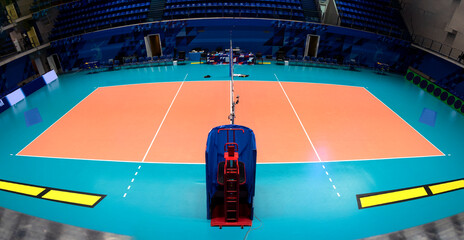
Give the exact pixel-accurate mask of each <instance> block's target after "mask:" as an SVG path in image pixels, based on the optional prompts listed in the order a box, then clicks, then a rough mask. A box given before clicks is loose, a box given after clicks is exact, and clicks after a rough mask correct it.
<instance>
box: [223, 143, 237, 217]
mask: <svg viewBox="0 0 464 240" xmlns="http://www.w3.org/2000/svg"><path fill="white" fill-rule="evenodd" d="M224 155H225V159H226V165H225V166H224V216H225V220H226V222H237V221H238V218H239V204H240V203H239V197H240V195H239V194H240V191H239V190H240V184H239V182H238V181H239V177H240V174H239V165H238V152H235V148H234V146H233V145H232V146H231V145H229V146H228V151H227V152H226V153H225V154H224Z"/></svg>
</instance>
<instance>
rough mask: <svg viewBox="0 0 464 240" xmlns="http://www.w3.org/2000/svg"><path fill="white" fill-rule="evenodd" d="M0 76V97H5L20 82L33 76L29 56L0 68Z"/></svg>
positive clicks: (33, 72) (33, 71)
mask: <svg viewBox="0 0 464 240" xmlns="http://www.w3.org/2000/svg"><path fill="white" fill-rule="evenodd" d="M0 74H1V78H0V96H5V95H7V94H8V93H10V92H12V91H14V90H15V89H17V88H18V84H19V83H20V82H22V81H23V80H25V79H28V78H29V77H32V76H34V74H35V70H34V69H33V68H32V62H31V60H30V58H29V56H24V57H21V58H18V59H16V60H14V61H12V62H9V63H7V64H5V65H3V66H1V67H0Z"/></svg>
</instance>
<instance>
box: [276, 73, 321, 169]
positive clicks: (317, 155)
mask: <svg viewBox="0 0 464 240" xmlns="http://www.w3.org/2000/svg"><path fill="white" fill-rule="evenodd" d="M274 76H275V78H276V79H277V82H278V83H279V85H280V88H282V91H283V92H284V94H285V97H286V98H287V100H288V103H290V106H291V107H292V109H293V112H294V113H295V115H296V118H298V122H300V125H301V127H302V128H303V131H304V133H305V134H306V138H308V141H309V143H310V144H311V147H312V148H313V150H314V152H315V153H316V157H317V159H318V160H319V162H322V160H321V158H320V157H319V154H318V153H317V150H316V148H315V147H314V144H313V142H312V141H311V139H310V138H309V135H308V132H307V131H306V129H305V127H304V126H303V123H302V122H301V120H300V117H299V116H298V113H297V112H296V110H295V108H294V107H293V104H292V102H291V101H290V98H288V95H287V92H285V89H284V87H283V86H282V83H280V80H279V78H278V77H277V75H276V74H275V73H274Z"/></svg>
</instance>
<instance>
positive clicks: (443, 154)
mask: <svg viewBox="0 0 464 240" xmlns="http://www.w3.org/2000/svg"><path fill="white" fill-rule="evenodd" d="M363 89H364V90H365V91H366V92H368V93H369V94H370V95H372V96H373V97H374V98H375V99H377V100H378V101H379V102H380V103H382V104H383V105H384V106H385V107H386V108H387V109H389V110H390V111H391V112H392V113H394V114H395V115H396V116H397V117H399V118H400V119H401V120H402V121H403V122H405V123H406V124H407V125H408V126H409V127H410V128H412V129H413V130H414V131H415V132H416V133H418V134H419V135H420V136H421V137H423V138H424V139H425V140H426V141H427V142H429V143H430V144H431V145H432V146H433V147H434V148H436V149H437V150H438V151H439V152H441V154H442V156H446V154H445V153H444V152H443V151H441V150H440V148H438V147H437V146H435V145H434V144H433V143H432V142H431V141H430V140H428V139H427V138H426V137H424V135H422V133H420V132H419V131H417V130H416V129H415V128H414V127H413V126H412V125H411V124H409V123H408V122H407V121H406V120H404V119H403V118H402V117H401V116H400V115H399V114H398V113H396V112H395V111H393V109H391V108H390V107H389V106H388V105H387V104H385V103H384V102H383V101H382V100H380V99H379V98H378V97H377V96H375V95H374V94H373V93H371V92H370V91H369V90H368V89H367V88H365V87H363Z"/></svg>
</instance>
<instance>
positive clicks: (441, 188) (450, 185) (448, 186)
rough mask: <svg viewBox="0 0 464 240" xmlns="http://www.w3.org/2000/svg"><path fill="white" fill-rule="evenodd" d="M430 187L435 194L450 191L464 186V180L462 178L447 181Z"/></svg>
mask: <svg viewBox="0 0 464 240" xmlns="http://www.w3.org/2000/svg"><path fill="white" fill-rule="evenodd" d="M429 188H430V190H431V191H432V193H433V194H439V193H444V192H449V191H453V190H457V189H461V188H464V180H462V179H461V180H457V181H452V182H447V183H441V184H436V185H430V186H429Z"/></svg>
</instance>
